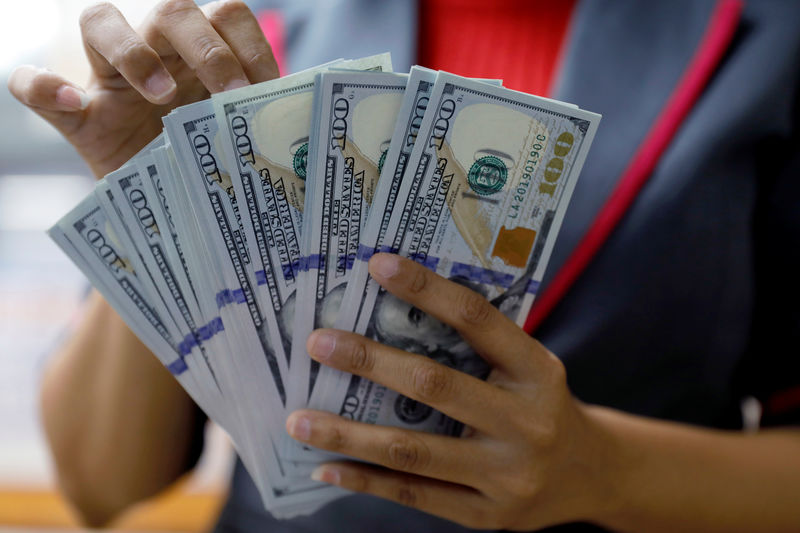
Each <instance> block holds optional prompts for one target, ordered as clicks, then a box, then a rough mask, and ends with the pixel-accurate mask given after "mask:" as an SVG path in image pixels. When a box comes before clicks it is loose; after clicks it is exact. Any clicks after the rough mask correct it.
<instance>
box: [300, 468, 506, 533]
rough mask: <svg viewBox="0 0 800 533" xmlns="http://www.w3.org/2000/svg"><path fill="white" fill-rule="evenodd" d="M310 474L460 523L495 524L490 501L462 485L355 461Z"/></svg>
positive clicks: (474, 525)
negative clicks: (490, 509)
mask: <svg viewBox="0 0 800 533" xmlns="http://www.w3.org/2000/svg"><path fill="white" fill-rule="evenodd" d="M311 477H312V478H313V479H315V480H317V481H322V482H324V483H330V484H332V485H337V486H339V487H342V488H345V489H348V490H352V491H355V492H361V493H366V494H373V495H375V496H378V497H380V498H384V499H387V500H390V501H393V502H397V503H399V504H401V505H405V506H406V507H413V508H415V509H419V510H421V511H424V512H426V513H430V514H434V515H437V516H441V517H442V518H445V519H447V520H450V521H453V522H456V523H458V524H461V525H463V526H467V527H472V528H480V529H488V528H492V527H493V526H494V524H492V523H491V522H490V521H489V518H488V516H489V515H488V513H487V512H486V511H485V509H487V508H488V503H489V500H488V499H487V498H486V497H485V496H483V495H482V494H481V493H480V492H477V491H475V490H473V489H470V488H468V487H464V486H462V485H455V484H451V483H445V482H442V481H437V480H433V479H426V478H423V477H419V476H414V475H411V474H403V473H400V472H394V471H391V470H384V469H382V468H377V467H372V466H367V465H359V464H354V463H328V464H324V465H322V466H320V467H318V468H317V469H316V470H314V472H313V473H312V474H311Z"/></svg>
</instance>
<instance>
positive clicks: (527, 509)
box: [287, 254, 612, 530]
mask: <svg viewBox="0 0 800 533" xmlns="http://www.w3.org/2000/svg"><path fill="white" fill-rule="evenodd" d="M369 266H370V273H371V274H372V276H373V277H374V278H375V280H376V281H378V282H379V283H380V284H381V285H382V286H383V287H385V288H386V289H387V290H388V291H389V292H391V293H392V294H394V295H395V296H397V297H399V298H402V299H403V300H405V301H407V302H409V303H410V304H412V305H414V306H416V307H418V308H419V309H421V310H422V311H424V312H426V313H428V314H430V315H431V316H433V317H435V318H437V319H439V320H441V321H442V322H444V323H446V324H449V325H451V326H452V327H454V328H455V329H457V330H458V331H459V333H460V334H461V335H462V336H463V337H464V338H465V339H466V340H467V341H468V342H469V343H470V345H471V346H472V347H473V348H474V349H475V351H476V352H477V353H478V354H481V355H482V356H483V358H484V359H486V361H487V362H489V363H490V364H491V365H492V367H493V371H492V373H491V375H490V377H489V379H488V381H487V382H483V381H481V380H479V379H476V378H473V377H471V376H469V375H467V374H464V373H461V372H458V371H456V370H453V369H450V368H447V367H445V366H443V365H440V364H438V363H436V362H434V361H432V360H431V359H429V358H427V357H423V356H420V355H414V354H410V353H407V352H403V351H401V350H398V349H395V348H391V347H388V346H384V345H381V344H379V343H376V342H374V341H372V340H369V339H366V338H364V337H362V336H360V335H356V334H353V333H346V332H343V331H337V330H317V331H315V332H314V333H313V334H312V335H311V336H310V337H309V339H308V344H307V347H308V351H309V353H310V354H311V355H312V357H313V358H314V359H316V360H318V361H319V362H320V363H322V364H326V365H329V366H332V367H334V368H337V369H339V370H343V371H346V372H351V373H354V374H358V375H360V376H363V377H365V378H368V379H370V380H373V381H376V382H378V383H381V384H383V385H386V386H387V387H389V388H391V389H394V390H396V391H398V392H400V393H401V394H404V395H406V396H408V397H410V398H413V399H415V400H418V401H420V402H423V403H425V404H427V405H430V406H432V407H434V408H436V409H438V410H439V411H441V412H443V413H445V414H447V415H449V416H451V417H453V418H455V419H457V420H460V421H461V422H464V423H465V424H466V425H467V428H468V429H467V431H465V435H464V436H463V437H462V438H460V439H459V438H453V437H447V436H442V435H432V434H427V433H420V432H415V431H409V430H404V429H399V428H390V427H382V426H373V425H369V424H364V423H359V422H353V421H349V420H345V419H344V418H340V417H338V416H336V415H333V414H331V413H325V412H319V411H312V410H301V411H296V412H294V413H292V415H291V416H290V417H289V419H288V420H287V430H288V431H289V433H290V435H292V437H294V438H295V439H297V440H300V441H302V442H305V443H307V444H310V445H312V446H315V447H317V448H322V449H325V450H330V451H332V452H338V453H342V454H345V455H349V456H352V457H355V458H357V459H361V460H363V461H368V462H370V463H374V464H375V465H380V466H371V465H365V464H360V463H348V462H336V463H329V464H326V465H322V466H320V467H319V468H318V469H317V470H316V471H315V473H314V475H313V477H314V478H315V479H317V480H319V481H324V482H327V483H332V484H334V485H338V486H341V487H344V488H346V489H350V490H353V491H356V492H365V493H370V494H374V495H376V496H380V497H383V498H387V499H389V500H393V501H396V502H399V503H401V504H404V505H407V506H410V507H416V508H418V509H421V510H423V511H426V512H428V513H431V514H435V515H439V516H441V517H443V518H446V519H449V520H452V521H454V522H458V523H460V524H462V525H464V526H468V527H473V528H491V529H499V528H503V529H516V530H530V529H536V528H540V527H543V526H546V525H551V524H556V523H560V522H564V521H570V520H591V519H594V518H595V517H599V516H601V515H602V513H603V512H605V511H607V510H609V509H607V507H608V506H609V502H610V498H609V496H610V495H611V493H612V491H611V490H610V489H609V488H607V487H605V486H604V483H606V482H607V480H608V479H610V476H607V475H605V472H603V471H602V468H603V465H605V464H606V461H605V459H604V457H603V453H604V446H603V445H601V444H599V443H601V442H603V440H602V439H601V438H599V437H598V435H599V433H597V432H596V431H595V429H594V426H593V423H592V421H591V419H590V416H589V414H588V413H587V410H586V409H585V408H584V407H583V406H582V405H581V404H580V403H579V402H577V401H576V400H575V399H574V398H573V397H572V395H571V394H570V392H569V390H568V388H567V384H566V374H565V371H564V367H563V365H562V364H561V362H560V361H559V360H558V359H557V358H556V357H555V356H554V355H553V354H551V353H550V352H548V350H547V349H546V348H544V347H543V346H542V345H541V344H539V343H538V342H537V341H536V340H535V339H533V338H531V337H530V336H528V335H527V334H526V333H525V332H524V331H522V330H521V329H520V328H519V327H517V326H516V325H515V324H514V323H513V322H512V321H511V320H509V319H508V318H506V317H505V316H504V315H503V314H502V313H500V311H498V310H497V309H496V308H494V307H493V306H492V305H491V304H490V303H489V302H488V301H487V300H486V299H484V298H483V297H482V296H481V295H479V294H477V293H475V292H473V291H471V290H469V289H468V288H466V287H463V286H461V285H458V284H456V283H453V282H450V281H447V280H445V279H444V278H442V277H440V276H437V275H436V274H434V273H432V272H431V271H430V270H428V269H426V268H424V267H422V266H420V265H418V264H417V263H414V262H413V261H410V260H408V259H403V258H400V257H399V256H396V255H390V254H378V255H376V256H375V257H373V258H372V260H371V261H370V265H369Z"/></svg>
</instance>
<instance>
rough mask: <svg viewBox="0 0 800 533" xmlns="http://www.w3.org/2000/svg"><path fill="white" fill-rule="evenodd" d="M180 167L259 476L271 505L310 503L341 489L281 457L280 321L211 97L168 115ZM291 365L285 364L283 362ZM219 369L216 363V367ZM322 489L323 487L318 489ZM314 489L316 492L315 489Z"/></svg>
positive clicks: (207, 292) (225, 379) (202, 274)
mask: <svg viewBox="0 0 800 533" xmlns="http://www.w3.org/2000/svg"><path fill="white" fill-rule="evenodd" d="M164 123H165V128H166V131H167V135H168V138H169V143H170V146H171V148H172V149H173V150H174V152H175V160H176V164H177V167H178V170H179V176H177V178H178V180H177V181H178V183H177V185H178V187H177V189H178V190H177V191H176V193H177V195H178V196H180V195H183V196H184V198H185V201H186V203H187V204H188V206H185V207H184V211H191V212H193V213H194V216H195V219H196V221H197V224H198V227H199V231H200V235H199V237H200V242H197V243H195V244H194V245H193V246H194V247H195V248H197V249H199V250H200V251H201V260H202V261H201V263H200V264H201V265H202V268H199V269H198V270H197V273H196V274H197V275H196V276H193V279H194V278H195V277H196V278H197V279H198V284H199V285H200V287H201V288H199V290H198V293H199V294H202V295H203V296H201V298H205V299H208V298H211V299H212V300H213V301H214V302H215V303H216V306H217V312H218V313H219V316H220V319H221V324H223V325H224V328H225V331H226V334H227V337H228V339H229V340H230V343H231V349H230V350H228V351H227V354H224V355H227V358H226V359H225V360H224V361H221V364H220V365H219V368H220V371H219V372H218V375H220V376H221V381H222V383H223V387H224V389H225V390H226V391H227V394H228V396H229V397H230V398H231V402H232V403H233V404H234V405H235V408H236V410H237V414H238V416H239V419H240V420H242V421H243V423H244V425H245V429H244V431H246V436H245V438H244V440H246V444H245V445H246V447H247V448H248V449H250V450H253V453H254V454H255V455H254V461H253V463H254V468H253V469H251V472H252V473H253V477H254V481H255V482H256V484H257V485H258V486H259V489H260V492H261V494H262V497H263V498H264V499H265V504H266V505H267V506H268V507H269V508H273V507H275V506H276V505H277V504H278V502H281V503H280V505H282V506H290V505H292V502H294V501H298V502H307V501H309V500H312V499H314V498H316V497H321V498H324V496H325V494H327V493H335V492H336V491H334V490H322V489H324V487H322V488H321V486H320V484H318V483H316V482H313V481H311V480H310V479H309V478H308V474H309V472H308V471H307V470H308V469H309V468H310V466H303V465H297V464H295V463H287V462H285V461H281V460H280V459H279V457H278V454H277V450H276V447H275V445H274V441H275V439H277V438H278V436H279V435H282V434H284V433H285V430H284V421H285V418H286V415H285V412H284V409H283V406H284V402H285V390H284V389H283V375H282V374H281V372H282V371H284V372H285V371H286V370H285V366H284V369H282V368H281V363H280V362H279V359H278V357H277V356H276V352H275V350H274V349H273V344H272V342H273V340H274V339H276V338H277V334H276V332H277V323H276V322H275V320H274V315H269V314H267V315H266V318H270V316H272V322H271V323H270V322H268V321H267V320H265V314H264V311H263V310H264V309H266V310H267V311H269V310H271V307H262V306H261V303H260V302H259V300H258V299H257V297H256V291H255V287H256V286H257V284H256V283H257V282H256V283H254V282H253V279H252V275H253V272H252V269H251V268H250V267H249V260H247V259H249V258H248V255H247V254H248V252H247V244H246V240H245V235H244V233H243V231H242V228H241V225H240V222H239V220H240V219H239V215H240V211H239V204H238V203H237V200H236V196H235V193H234V188H233V185H232V182H231V179H232V176H231V174H230V173H229V172H228V169H226V167H225V166H224V163H223V161H222V159H221V157H220V151H219V149H218V143H219V142H220V141H219V131H218V128H217V121H216V119H215V116H214V113H213V104H212V103H211V101H204V102H199V103H196V104H191V105H189V106H185V107H182V108H178V109H177V110H175V111H174V112H173V113H172V114H170V115H169V116H168V117H165V119H164ZM283 364H284V365H285V361H284V362H283ZM215 368H216V367H215ZM317 491H319V492H317ZM311 492H313V493H315V496H314V497H312V496H311V495H310V493H311Z"/></svg>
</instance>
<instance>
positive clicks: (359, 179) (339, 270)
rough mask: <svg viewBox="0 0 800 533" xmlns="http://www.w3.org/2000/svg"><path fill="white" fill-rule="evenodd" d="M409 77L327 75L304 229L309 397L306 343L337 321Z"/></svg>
mask: <svg viewBox="0 0 800 533" xmlns="http://www.w3.org/2000/svg"><path fill="white" fill-rule="evenodd" d="M407 82H408V76H407V75H404V74H390V73H349V72H327V73H323V74H320V75H319V80H318V85H317V89H316V91H317V95H316V97H315V98H316V101H315V105H316V106H317V112H316V113H317V115H318V117H319V127H318V128H317V129H316V130H315V131H314V136H313V137H312V139H311V144H312V146H315V150H314V152H315V154H314V157H315V159H314V160H313V161H312V162H310V164H309V182H308V183H309V185H308V187H309V191H310V192H311V194H310V195H309V196H308V197H307V201H306V212H307V220H306V221H305V223H304V226H303V231H304V232H305V233H307V240H306V241H305V244H306V245H307V248H306V249H305V250H304V263H305V264H304V267H305V269H306V271H305V272H304V273H303V275H304V278H303V279H304V281H303V282H302V283H301V284H300V285H299V288H298V290H297V304H296V311H295V313H296V315H295V321H294V328H293V329H294V339H295V342H293V344H292V361H293V362H296V365H295V367H294V368H293V372H292V374H293V377H294V381H293V386H295V387H298V388H300V387H302V388H300V390H301V391H302V392H304V393H305V396H303V397H301V400H302V401H306V400H307V398H308V395H310V394H311V393H312V391H313V389H314V385H315V378H316V375H317V371H318V365H317V364H316V363H315V362H313V361H312V360H311V359H310V357H309V356H308V354H307V352H306V349H305V341H306V338H307V337H308V335H309V334H310V333H311V331H313V330H314V329H316V328H318V327H331V326H333V324H334V321H335V318H336V314H337V313H338V310H339V305H340V303H341V299H342V296H343V295H344V290H345V288H346V285H347V281H348V279H349V277H350V272H351V269H352V266H353V262H354V261H355V257H356V253H357V250H358V242H359V234H360V231H361V228H362V226H363V224H364V221H365V220H366V217H367V214H368V211H369V207H370V203H371V202H372V198H373V196H374V194H375V191H376V188H377V181H378V176H379V175H380V169H381V167H382V165H383V162H384V161H385V159H386V156H387V151H388V148H389V142H390V139H391V136H392V132H393V130H394V123H395V119H396V117H397V112H398V110H399V107H400V104H401V101H402V97H403V92H404V91H405V87H406V84H407ZM312 189H313V190H312ZM298 376H300V377H298ZM302 379H304V380H305V383H306V384H307V385H304V383H303V381H302Z"/></svg>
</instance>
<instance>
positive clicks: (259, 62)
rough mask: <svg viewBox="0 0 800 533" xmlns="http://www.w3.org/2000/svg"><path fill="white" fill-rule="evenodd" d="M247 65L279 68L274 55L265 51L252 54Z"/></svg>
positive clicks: (250, 66) (256, 67)
mask: <svg viewBox="0 0 800 533" xmlns="http://www.w3.org/2000/svg"><path fill="white" fill-rule="evenodd" d="M246 66H247V67H248V68H251V69H258V68H263V67H273V66H274V67H275V68H276V69H277V65H276V64H275V60H274V59H273V57H272V55H271V54H268V53H265V52H255V53H253V54H250V57H249V59H247V61H246Z"/></svg>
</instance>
